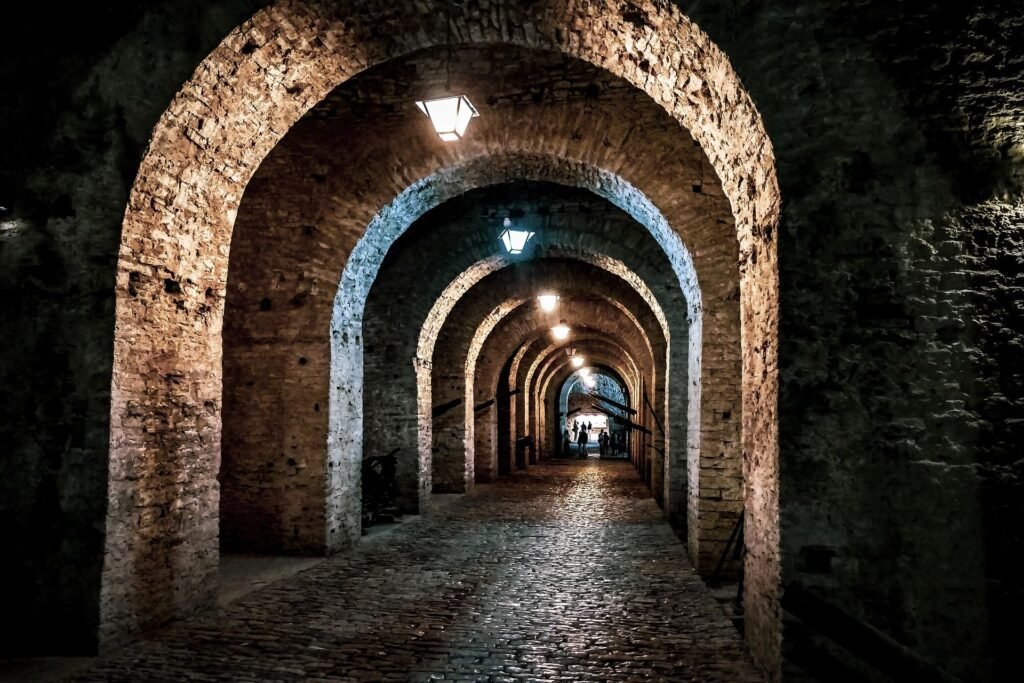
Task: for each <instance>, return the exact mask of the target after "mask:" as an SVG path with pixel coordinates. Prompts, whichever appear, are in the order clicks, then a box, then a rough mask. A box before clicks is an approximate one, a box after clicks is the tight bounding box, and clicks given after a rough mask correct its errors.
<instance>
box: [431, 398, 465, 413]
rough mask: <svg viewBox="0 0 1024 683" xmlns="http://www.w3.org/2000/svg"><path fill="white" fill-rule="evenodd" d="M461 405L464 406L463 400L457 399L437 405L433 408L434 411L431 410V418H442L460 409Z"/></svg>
mask: <svg viewBox="0 0 1024 683" xmlns="http://www.w3.org/2000/svg"><path fill="white" fill-rule="evenodd" d="M460 405H462V399H461V398H457V399H455V400H453V401H448V402H447V403H442V404H440V405H436V406H434V407H433V409H431V411H430V416H431V417H441V416H442V415H444V414H445V413H447V412H448V411H450V410H451V409H452V408H458V407H459V406H460Z"/></svg>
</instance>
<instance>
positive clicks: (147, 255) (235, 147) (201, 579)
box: [101, 0, 778, 672]
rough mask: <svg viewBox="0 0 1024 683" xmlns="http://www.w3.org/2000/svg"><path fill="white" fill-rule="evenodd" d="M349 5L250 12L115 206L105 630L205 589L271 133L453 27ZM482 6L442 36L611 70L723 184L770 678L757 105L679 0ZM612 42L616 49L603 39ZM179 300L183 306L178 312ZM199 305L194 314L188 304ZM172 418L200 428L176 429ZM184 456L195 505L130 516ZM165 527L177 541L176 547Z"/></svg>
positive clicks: (770, 561)
mask: <svg viewBox="0 0 1024 683" xmlns="http://www.w3.org/2000/svg"><path fill="white" fill-rule="evenodd" d="M627 8H628V11H627ZM345 9H350V8H345ZM345 9H341V8H337V7H331V6H329V5H327V3H324V4H319V3H313V2H301V1H299V0H294V1H290V2H280V3H276V4H274V5H272V6H271V7H269V8H266V9H264V10H261V11H260V12H258V13H257V14H256V15H255V16H254V17H253V19H251V20H250V21H248V22H246V24H244V25H243V26H242V27H239V29H237V30H236V31H234V32H232V34H231V35H229V36H228V37H227V38H226V39H225V41H224V43H222V45H221V46H220V47H218V48H217V49H216V50H215V51H214V52H213V53H212V54H211V55H210V57H208V58H207V59H206V60H205V61H204V63H203V64H201V65H200V67H199V68H198V69H197V71H196V73H195V75H194V77H193V79H192V80H191V81H190V82H189V83H187V84H186V85H185V87H184V88H183V89H182V91H181V92H180V93H179V94H178V96H177V97H176V98H175V100H174V102H173V103H172V105H171V107H170V108H169V109H168V110H167V112H165V114H164V115H163V116H162V117H161V120H160V122H159V123H158V125H157V127H156V129H155V131H154V134H153V139H152V142H151V144H150V146H149V149H148V151H147V154H146V156H145V158H144V159H143V161H142V164H141V167H140V171H139V175H138V178H137V180H136V183H135V185H134V187H133V189H132V192H131V195H130V199H129V205H128V210H127V212H126V216H125V223H124V229H123V234H122V242H121V249H120V258H119V267H118V276H117V287H116V313H115V335H114V337H115V342H114V345H115V350H114V371H113V378H112V387H111V441H110V451H111V464H110V468H109V471H110V484H109V487H108V488H109V498H110V501H111V503H110V505H109V507H108V516H107V530H106V531H107V538H106V546H107V554H106V562H105V565H104V570H103V580H102V588H101V593H102V598H103V599H102V600H101V605H102V606H103V607H102V615H101V641H104V642H106V641H109V640H110V639H113V638H114V637H116V636H118V635H122V634H124V633H127V632H130V631H132V630H133V629H135V628H137V627H138V626H140V625H146V624H149V623H155V622H159V621H161V620H163V619H166V618H168V617H169V616H171V615H173V614H175V613H178V612H179V611H181V610H183V609H188V608H189V607H190V606H191V605H193V604H195V602H196V601H200V602H201V601H204V600H209V597H210V595H211V591H210V587H211V586H212V585H213V582H214V580H213V572H214V570H215V567H216V558H215V555H216V553H215V550H214V548H215V545H216V535H217V531H216V529H217V520H216V514H217V513H216V498H217V486H216V469H217V462H218V456H217V454H218V453H219V434H220V431H219V429H220V418H219V406H220V392H219V381H220V373H219V365H220V360H221V358H220V354H221V345H220V337H219V333H220V325H221V319H222V314H223V308H222V306H223V303H222V298H221V295H222V293H223V291H224V282H225V276H226V264H227V253H228V242H229V239H230V232H231V228H232V224H233V221H234V217H235V215H236V212H237V207H238V202H239V200H240V197H241V194H242V192H243V191H244V187H245V184H246V182H247V181H248V179H249V178H250V177H251V176H252V173H253V171H254V170H255V168H256V166H257V165H258V163H259V161H260V160H261V159H262V158H263V157H264V156H265V155H266V153H267V151H269V149H270V148H271V147H272V146H273V145H274V144H275V143H276V142H277V140H278V139H280V137H281V135H283V134H284V132H285V131H286V130H287V129H288V128H289V127H290V126H291V124H292V123H294V121H295V120H296V119H297V118H298V117H299V116H300V115H301V114H302V113H303V112H304V111H305V110H306V109H308V108H309V107H310V106H312V105H313V104H314V103H315V102H317V101H319V100H320V99H322V97H323V96H324V95H325V94H326V92H327V91H329V90H330V89H331V88H332V87H334V86H336V85H337V84H339V83H340V82H342V81H343V80H345V79H346V78H348V77H350V76H351V75H352V74H354V73H356V72H358V71H360V70H362V69H364V68H367V67H368V66H370V65H372V64H376V63H380V62H382V61H384V60H386V59H389V58H392V57H394V56H396V55H397V54H402V53H405V52H409V51H412V50H415V49H421V48H425V47H429V46H432V45H440V44H444V41H445V40H446V39H447V37H448V36H449V35H451V33H450V32H449V30H448V29H449V22H446V21H445V22H443V21H442V15H441V13H439V12H436V11H433V10H434V9H435V8H433V7H431V8H429V9H430V10H431V11H426V12H424V13H423V14H416V15H413V16H409V12H408V10H405V11H403V10H402V9H399V8H396V7H394V6H391V5H386V4H385V5H377V4H376V3H372V2H367V3H366V4H365V5H363V6H361V7H360V8H359V11H358V12H351V13H345ZM483 9H486V10H487V11H481V10H483ZM491 9H495V8H491V7H489V6H486V8H485V7H483V6H480V5H478V3H477V2H475V1H470V2H467V3H466V4H464V5H463V6H461V8H460V9H459V10H458V11H457V12H456V15H455V16H454V17H452V21H451V24H453V25H454V34H455V35H456V36H473V37H474V38H475V39H477V40H478V41H480V40H482V41H494V42H512V43H518V44H523V45H527V46H531V47H537V48H545V49H556V50H561V51H564V52H566V53H568V54H572V55H574V56H576V57H578V58H580V59H583V60H586V61H590V62H592V63H595V64H598V65H600V66H602V67H603V68H605V69H608V70H609V71H611V72H613V73H617V74H619V75H620V76H621V77H623V78H625V79H626V80H628V81H630V82H631V83H633V84H634V85H635V86H636V87H638V88H640V89H643V90H644V91H646V92H647V93H648V94H649V95H650V96H651V97H652V99H654V100H655V101H657V102H658V103H660V104H661V105H662V106H664V107H665V108H666V110H667V111H669V112H670V113H671V114H672V115H673V116H675V117H676V118H677V119H678V120H679V121H680V123H681V124H682V125H683V126H684V127H685V128H687V129H688V130H690V131H692V132H693V135H694V136H695V137H696V138H697V139H698V141H699V142H700V143H701V145H702V146H703V148H704V149H705V150H706V151H707V154H708V157H709V158H710V159H711V161H712V163H713V165H714V167H715V170H716V172H717V174H718V176H719V177H720V178H721V179H722V183H723V187H724V188H725V192H726V195H727V197H728V198H729V200H730V202H731V204H732V209H733V213H734V216H735V219H736V226H737V237H738V242H739V245H740V252H741V264H742V270H741V272H742V276H743V277H742V281H741V284H742V294H743V302H742V320H743V333H744V346H743V361H744V382H743V398H744V400H743V403H744V410H743V422H744V430H743V443H744V451H745V453H746V454H747V455H746V458H745V462H746V464H747V468H746V469H747V474H748V496H747V501H748V504H747V511H748V517H749V520H748V530H749V532H750V533H749V536H748V565H749V567H750V571H748V584H747V586H748V599H747V615H748V616H747V618H748V621H747V623H748V634H749V636H750V638H751V642H752V646H753V650H754V652H755V653H756V656H757V657H758V658H759V661H760V662H761V663H762V665H764V666H766V667H767V668H769V669H770V670H772V671H773V672H774V671H775V670H776V669H777V660H778V617H777V608H776V603H777V591H778V585H777V584H778V500H777V485H776V479H777V469H778V468H777V439H776V432H777V419H776V408H775V397H776V395H777V380H776V377H775V373H776V369H775V354H776V341H775V338H776V334H777V332H776V330H777V288H778V287H777V275H776V256H775V235H776V231H775V227H776V224H777V220H778V190H777V183H776V180H775V173H774V161H773V158H772V152H771V146H770V143H769V141H768V138H767V135H766V134H765V132H764V128H763V125H762V124H761V121H760V117H759V116H758V115H757V112H756V110H755V109H754V107H753V104H752V103H751V101H750V98H749V97H748V96H747V95H746V93H745V92H744V91H743V89H742V87H741V86H740V84H739V80H738V78H737V77H736V76H735V73H734V72H733V71H732V69H731V67H730V66H729V64H728V60H727V59H726V58H725V56H724V55H723V54H722V53H721V52H720V51H719V50H718V49H717V48H716V47H715V46H714V45H713V44H712V43H711V42H710V41H709V40H708V39H707V37H706V36H705V35H704V34H703V33H702V32H701V31H700V30H699V29H698V28H697V27H696V26H695V25H693V24H692V22H689V21H688V20H686V18H685V17H684V16H683V15H682V14H681V13H680V12H679V11H678V9H676V8H675V7H674V6H671V5H661V4H655V3H653V2H648V1H646V0H641V1H640V2H637V3H629V4H628V5H627V3H625V2H619V1H618V0H607V1H606V2H603V3H602V6H601V7H599V8H597V9H596V10H595V9H593V8H590V7H587V8H583V7H581V6H577V5H576V4H575V3H572V2H570V1H569V0H564V1H559V0H550V1H549V2H546V3H544V4H543V5H540V6H534V7H532V8H531V10H532V11H531V15H530V16H531V18H532V19H533V21H531V22H530V26H531V27H532V30H530V31H521V30H518V25H517V24H516V22H515V21H513V19H512V17H513V16H515V15H516V14H517V11H518V8H516V9H510V8H509V7H508V5H504V6H502V7H501V8H500V9H496V10H495V12H491V11H490V10H491ZM481 17H487V18H488V19H487V20H486V21H485V20H482V19H480V18H481ZM491 17H494V20H493V23H492V19H491ZM478 36H479V38H477V37H478ZM609 41H611V42H612V43H614V44H616V45H618V46H619V47H620V49H618V50H609V49H607V45H608V43H609ZM641 67H642V68H641ZM652 74H655V76H654V77H652ZM181 150H188V151H187V152H186V153H184V154H183V153H181ZM154 263H159V264H164V266H165V267H166V271H165V270H162V269H160V268H153V267H151V264H154ZM168 272H169V273H170V276H171V279H173V280H174V281H175V282H176V283H180V284H179V287H180V288H181V297H180V299H179V300H176V301H172V300H170V299H169V298H168V297H165V296H163V289H164V287H165V285H164V280H166V279H168ZM181 303H184V306H185V310H186V311H187V312H189V313H190V315H189V316H184V315H181V314H179V312H178V310H177V308H178V305H179V304H181ZM200 308H202V309H203V314H202V316H195V315H194V314H195V311H197V310H199V309H200ZM169 340H173V342H171V341H169ZM181 378H185V380H186V381H185V382H184V383H183V382H181ZM140 408H141V410H140ZM139 414H160V415H166V416H168V419H167V420H166V421H165V424H166V425H173V427H171V426H168V427H161V428H159V429H156V430H150V429H147V425H145V424H143V421H142V420H141V419H140V418H139V417H137V416H138V415H139ZM178 430H184V431H192V432H195V433H200V434H203V435H204V438H202V439H200V440H199V442H198V444H189V443H185V442H183V441H182V440H181V439H180V438H177V437H176V434H177V433H178ZM156 463H159V467H157V466H156ZM186 464H187V466H186ZM186 470H187V471H188V472H189V475H190V477H191V478H192V482H191V486H190V491H191V492H193V493H194V498H193V500H194V501H195V505H194V507H193V506H188V508H187V509H185V510H175V511H173V513H172V514H170V515H168V519H151V520H146V523H145V524H144V525H143V527H142V528H137V527H136V524H135V522H136V519H135V515H134V514H133V512H134V510H135V505H136V504H135V502H134V496H135V495H136V492H137V490H138V488H139V486H140V485H139V484H138V483H137V482H139V481H143V480H145V481H161V482H162V481H164V480H166V485H167V487H169V488H170V489H175V488H178V487H179V485H178V484H177V483H176V481H175V480H176V478H177V477H178V473H180V472H184V471H186ZM164 534H169V535H171V536H173V539H174V541H175V543H174V544H173V546H174V548H175V550H174V551H173V553H171V551H168V550H167V547H166V546H165V545H164V538H163V537H164ZM157 539H159V542H158V540H157ZM172 554H173V557H171V556H170V555H172ZM186 565H187V566H188V567H190V569H189V570H188V571H185V570H183V569H182V567H184V566H186ZM154 582H155V583H157V584H159V585H167V586H168V591H167V595H168V598H167V599H166V600H164V601H163V602H161V603H160V604H159V605H154V606H153V609H152V610H151V612H150V613H149V614H148V615H143V614H141V613H140V611H139V610H137V609H136V607H135V605H136V598H137V586H139V585H142V584H151V583H154ZM173 596H189V597H188V598H182V599H181V600H176V599H175V598H174V597H173Z"/></svg>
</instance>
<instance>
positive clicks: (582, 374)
mask: <svg viewBox="0 0 1024 683" xmlns="http://www.w3.org/2000/svg"><path fill="white" fill-rule="evenodd" d="M580 377H582V378H583V379H587V378H588V377H590V368H580Z"/></svg>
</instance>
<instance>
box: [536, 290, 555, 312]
mask: <svg viewBox="0 0 1024 683" xmlns="http://www.w3.org/2000/svg"><path fill="white" fill-rule="evenodd" d="M537 301H539V302H540V307H541V309H542V310H544V311H546V312H547V313H550V312H551V311H553V310H555V306H557V305H558V295H557V294H541V295H540V296H538V297H537Z"/></svg>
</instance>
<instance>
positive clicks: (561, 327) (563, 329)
mask: <svg viewBox="0 0 1024 683" xmlns="http://www.w3.org/2000/svg"><path fill="white" fill-rule="evenodd" d="M569 332H570V330H569V325H568V324H566V322H565V321H564V320H562V321H560V322H559V323H558V324H557V325H555V326H554V327H552V328H551V334H552V335H553V336H554V338H555V339H557V340H558V341H565V340H566V339H568V338H569Z"/></svg>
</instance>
